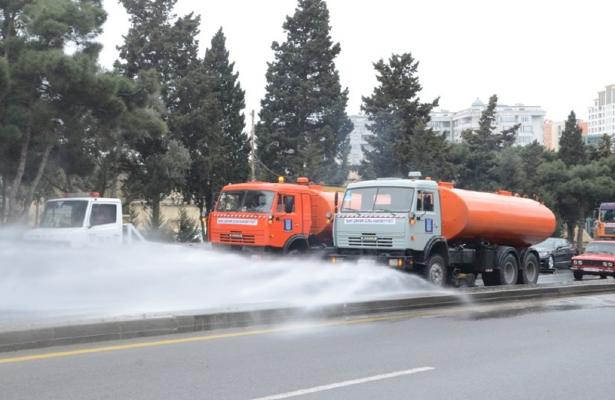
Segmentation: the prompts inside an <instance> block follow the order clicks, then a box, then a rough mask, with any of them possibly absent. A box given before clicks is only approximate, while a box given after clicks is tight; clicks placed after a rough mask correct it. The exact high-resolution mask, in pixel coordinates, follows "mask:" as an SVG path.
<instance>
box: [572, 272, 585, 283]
mask: <svg viewBox="0 0 615 400" xmlns="http://www.w3.org/2000/svg"><path fill="white" fill-rule="evenodd" d="M572 275H574V280H575V281H580V280H582V279H583V274H582V273H581V272H580V271H574V272H573V273H572Z"/></svg>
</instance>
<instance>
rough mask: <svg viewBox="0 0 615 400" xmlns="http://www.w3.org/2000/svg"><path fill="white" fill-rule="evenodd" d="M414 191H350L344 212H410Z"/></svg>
mask: <svg viewBox="0 0 615 400" xmlns="http://www.w3.org/2000/svg"><path fill="white" fill-rule="evenodd" d="M413 195H414V189H411V188H403V187H377V188H376V187H370V188H356V189H348V190H346V193H345V194H344V202H343V203H342V212H357V211H361V212H408V211H409V210H410V206H411V205H412V196H413Z"/></svg>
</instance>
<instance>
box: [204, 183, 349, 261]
mask: <svg viewBox="0 0 615 400" xmlns="http://www.w3.org/2000/svg"><path fill="white" fill-rule="evenodd" d="M338 191H340V192H341V189H337V188H330V187H326V186H321V185H315V184H313V183H311V182H309V180H308V179H307V178H304V177H300V178H298V179H297V183H294V184H293V183H284V180H283V179H282V178H280V179H279V182H278V183H270V182H248V183H238V184H230V185H226V186H224V188H223V189H222V192H221V193H220V196H219V197H218V201H217V202H216V206H215V208H214V210H213V211H212V212H211V213H210V214H209V219H208V232H209V240H210V241H211V242H212V244H213V245H214V246H215V247H228V248H237V249H239V248H242V249H247V250H265V251H271V252H276V253H282V254H296V253H302V252H305V251H308V250H311V249H318V248H326V247H331V246H332V244H333V236H332V226H331V223H332V220H333V216H334V215H335V208H336V201H337V200H336V199H337V196H338Z"/></svg>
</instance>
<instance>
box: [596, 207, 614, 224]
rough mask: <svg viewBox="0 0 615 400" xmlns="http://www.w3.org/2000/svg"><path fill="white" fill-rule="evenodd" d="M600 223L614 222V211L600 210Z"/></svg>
mask: <svg viewBox="0 0 615 400" xmlns="http://www.w3.org/2000/svg"><path fill="white" fill-rule="evenodd" d="M600 221H602V222H615V210H605V209H601V210H600Z"/></svg>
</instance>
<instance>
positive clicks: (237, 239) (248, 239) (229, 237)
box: [220, 232, 254, 244]
mask: <svg viewBox="0 0 615 400" xmlns="http://www.w3.org/2000/svg"><path fill="white" fill-rule="evenodd" d="M220 242H222V243H233V244H254V235H247V234H245V233H243V234H242V233H241V232H230V233H221V234H220Z"/></svg>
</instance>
